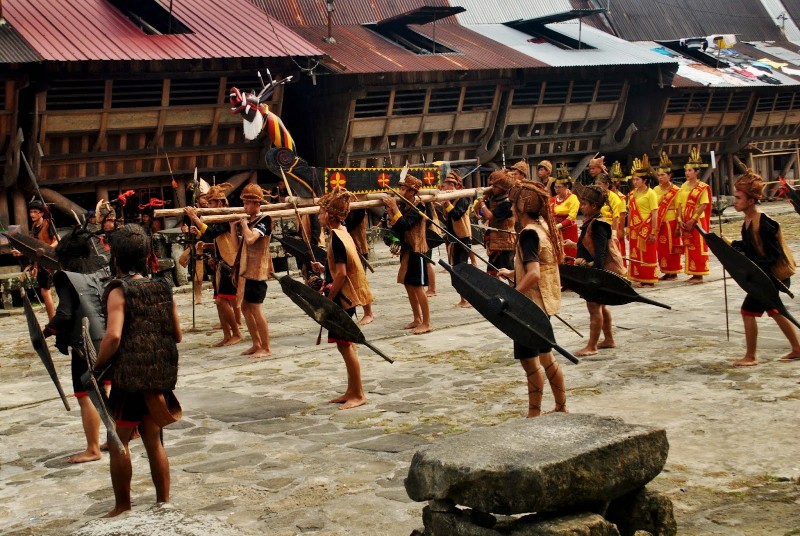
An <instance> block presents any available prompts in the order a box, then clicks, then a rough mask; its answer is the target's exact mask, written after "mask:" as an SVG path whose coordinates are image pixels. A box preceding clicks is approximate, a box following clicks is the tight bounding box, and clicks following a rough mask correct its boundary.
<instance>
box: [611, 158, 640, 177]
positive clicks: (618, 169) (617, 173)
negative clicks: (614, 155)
mask: <svg viewBox="0 0 800 536" xmlns="http://www.w3.org/2000/svg"><path fill="white" fill-rule="evenodd" d="M634 162H636V160H634ZM611 176H612V177H614V178H615V179H621V178H622V177H624V176H625V174H624V173H623V172H622V164H620V163H619V160H617V161H616V162H614V163H613V164H612V165H611Z"/></svg>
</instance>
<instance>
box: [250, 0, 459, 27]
mask: <svg viewBox="0 0 800 536" xmlns="http://www.w3.org/2000/svg"><path fill="white" fill-rule="evenodd" d="M249 1H250V3H252V4H253V5H255V6H256V7H258V8H259V9H261V10H262V11H264V12H266V13H269V14H270V15H272V16H273V17H275V18H277V19H278V20H279V21H281V22H282V23H284V24H286V25H287V26H323V25H326V24H328V11H327V9H326V7H325V5H326V3H325V0H249ZM450 5H451V3H450V2H448V1H447V0H393V1H391V2H387V1H374V0H373V1H365V0H336V1H335V3H334V12H333V16H332V17H331V21H332V23H333V24H334V25H335V26H347V25H350V24H364V23H367V22H378V21H380V20H384V19H388V18H390V17H393V16H395V15H400V14H402V13H407V12H409V11H413V10H415V9H418V8H421V7H426V6H429V7H430V6H442V7H448V6H450ZM452 5H457V4H452ZM442 22H447V20H445V21H442ZM450 22H451V23H452V22H454V21H450Z"/></svg>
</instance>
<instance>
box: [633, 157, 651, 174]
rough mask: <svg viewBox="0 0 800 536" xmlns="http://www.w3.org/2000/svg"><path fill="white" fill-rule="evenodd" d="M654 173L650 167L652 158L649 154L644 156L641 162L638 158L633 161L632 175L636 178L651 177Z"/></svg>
mask: <svg viewBox="0 0 800 536" xmlns="http://www.w3.org/2000/svg"><path fill="white" fill-rule="evenodd" d="M652 172H653V168H651V167H650V157H649V156H647V153H645V154H643V155H642V159H641V160H639V159H638V158H634V159H633V166H632V167H631V174H632V175H633V176H634V177H649V176H650V174H651V173H652Z"/></svg>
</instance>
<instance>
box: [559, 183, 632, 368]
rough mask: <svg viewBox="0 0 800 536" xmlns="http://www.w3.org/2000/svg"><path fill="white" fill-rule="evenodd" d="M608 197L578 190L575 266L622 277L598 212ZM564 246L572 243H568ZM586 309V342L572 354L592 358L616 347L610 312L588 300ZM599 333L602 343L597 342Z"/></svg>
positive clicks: (608, 228) (612, 242)
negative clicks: (579, 221)
mask: <svg viewBox="0 0 800 536" xmlns="http://www.w3.org/2000/svg"><path fill="white" fill-rule="evenodd" d="M608 196H609V194H608V192H606V191H605V190H603V189H602V188H601V187H599V186H596V185H591V186H587V187H586V188H583V189H582V190H581V195H580V200H581V212H582V213H583V217H584V220H583V224H581V234H580V237H579V238H578V244H577V246H578V256H577V257H576V258H575V264H577V265H583V264H586V265H589V266H597V267H598V268H603V269H604V270H608V271H610V272H614V273H616V274H619V275H623V274H625V267H624V266H623V265H622V255H620V252H619V247H618V246H617V241H616V240H614V239H613V238H612V234H613V232H612V231H611V226H610V225H609V224H608V222H606V221H605V220H604V219H603V218H602V216H601V214H600V209H601V208H602V207H604V206H606V204H607V203H608ZM565 245H569V246H571V245H573V244H570V243H569V242H568V243H567V244H565ZM586 308H587V309H588V310H589V340H588V341H587V343H586V346H585V347H584V348H582V349H581V350H579V351H577V352H575V355H576V356H587V355H594V354H596V353H597V350H598V349H599V348H614V347H616V345H617V344H616V342H615V341H614V332H613V329H612V324H611V309H609V308H608V306H607V305H602V304H600V303H595V302H589V301H587V302H586ZM601 332H602V334H603V340H602V341H600V333H601ZM598 341H599V342H598Z"/></svg>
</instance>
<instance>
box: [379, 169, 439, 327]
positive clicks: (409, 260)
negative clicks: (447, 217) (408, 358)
mask: <svg viewBox="0 0 800 536" xmlns="http://www.w3.org/2000/svg"><path fill="white" fill-rule="evenodd" d="M420 188H422V181H421V180H419V179H418V178H416V177H414V176H413V175H406V176H405V178H404V179H403V180H402V181H401V182H400V195H401V196H403V198H405V200H406V201H407V202H404V203H403V208H402V210H401V209H400V208H399V207H398V206H397V201H396V200H395V199H394V197H392V196H390V195H387V196H385V197H384V198H383V204H384V206H385V207H386V210H387V216H388V223H389V226H390V227H391V228H392V231H394V234H395V235H397V236H398V237H399V238H400V243H401V246H400V271H399V272H398V273H397V282H398V283H402V284H403V286H405V288H406V293H407V294H408V301H409V302H410V303H411V312H412V314H413V320H412V321H411V322H409V323H408V324H406V325H405V326H404V327H403V329H410V330H411V333H413V334H414V335H421V334H423V333H428V332H429V331H431V329H432V327H431V313H430V309H429V307H428V296H427V295H426V294H425V288H424V287H425V285H427V283H428V281H427V270H426V266H425V263H426V262H427V261H426V259H425V257H424V253H425V252H426V251H428V242H427V240H425V218H424V217H423V214H425V204H424V203H422V202H420V203H419V204H416V203H415V202H414V198H415V197H416V195H417V192H419V189H420ZM415 207H416V210H415Z"/></svg>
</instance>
